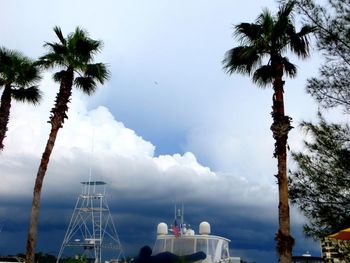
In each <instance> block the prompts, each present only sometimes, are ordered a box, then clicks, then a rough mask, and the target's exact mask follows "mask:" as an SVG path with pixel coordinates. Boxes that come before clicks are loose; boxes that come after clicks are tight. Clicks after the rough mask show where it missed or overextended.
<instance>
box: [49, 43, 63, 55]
mask: <svg viewBox="0 0 350 263" xmlns="http://www.w3.org/2000/svg"><path fill="white" fill-rule="evenodd" d="M44 46H45V47H49V48H50V50H51V53H56V54H59V55H61V56H65V55H66V54H67V47H66V46H65V45H62V44H60V43H50V42H45V44H44Z"/></svg>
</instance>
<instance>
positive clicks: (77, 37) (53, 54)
mask: <svg viewBox="0 0 350 263" xmlns="http://www.w3.org/2000/svg"><path fill="white" fill-rule="evenodd" d="M54 32H55V34H56V36H57V37H58V39H59V42H54V43H46V44H45V45H44V46H45V47H47V48H48V53H46V54H45V55H44V56H42V57H41V58H39V61H38V64H39V65H41V66H42V67H44V68H60V69H61V70H60V71H58V72H56V73H55V74H54V75H53V79H54V81H56V82H58V83H59V84H60V88H59V91H58V93H57V96H56V100H55V104H54V107H53V108H52V110H51V115H50V120H49V123H50V124H51V131H50V134H49V138H48V141H47V144H46V147H45V150H44V153H43V155H42V158H41V162H40V166H39V169H38V172H37V176H36V181H35V186H34V193H33V203H32V211H31V218H30V226H29V232H28V240H27V254H26V262H27V263H34V254H35V244H36V236H37V224H38V218H39V206H40V195H41V188H42V184H43V180H44V176H45V173H46V170H47V166H48V163H49V159H50V155H51V152H52V150H53V147H54V144H55V141H56V136H57V133H58V130H59V129H60V128H62V126H63V123H64V120H65V119H67V118H68V117H67V112H68V103H69V102H70V99H71V95H72V88H73V86H75V87H76V88H79V89H81V90H82V91H83V92H84V93H86V94H88V95H91V94H92V93H93V92H94V91H95V89H96V87H97V84H98V83H101V84H103V83H104V81H105V80H107V79H108V76H109V73H108V70H107V68H106V65H105V64H103V63H92V62H93V58H94V55H95V54H96V53H97V52H99V51H100V49H101V46H102V42H101V41H97V40H93V39H91V38H89V37H88V34H87V32H86V31H84V30H82V29H81V28H78V27H77V28H76V29H75V31H74V32H73V33H71V34H69V35H68V36H67V37H66V38H65V37H64V36H63V34H62V31H61V29H60V28H59V27H54Z"/></svg>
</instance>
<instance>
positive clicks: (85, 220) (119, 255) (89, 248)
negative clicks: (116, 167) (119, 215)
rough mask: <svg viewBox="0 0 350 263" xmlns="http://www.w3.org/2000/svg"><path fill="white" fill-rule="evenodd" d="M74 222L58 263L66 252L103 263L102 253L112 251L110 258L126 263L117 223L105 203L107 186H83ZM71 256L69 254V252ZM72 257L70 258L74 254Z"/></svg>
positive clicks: (63, 243) (69, 227) (69, 229)
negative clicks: (116, 226) (123, 260)
mask: <svg viewBox="0 0 350 263" xmlns="http://www.w3.org/2000/svg"><path fill="white" fill-rule="evenodd" d="M81 184H82V193H81V194H80V195H79V196H78V200H77V202H76V205H75V208H74V212H73V215H72V218H71V220H70V223H69V226H68V229H67V232H66V235H65V237H64V240H63V242H62V246H61V249H60V252H59V254H58V256H57V263H58V262H59V261H60V259H61V258H62V255H63V252H64V251H65V249H68V248H69V249H70V253H72V252H74V253H77V254H78V255H80V256H81V257H83V258H84V259H85V260H86V261H87V262H93V263H101V262H102V253H104V252H105V251H106V250H108V252H109V253H108V255H109V257H112V258H114V259H116V260H119V259H124V254H123V250H122V247H121V244H120V241H119V238H118V234H117V231H116V228H115V225H114V223H113V219H112V216H111V213H110V210H109V207H108V204H107V202H106V199H105V194H106V183H105V182H102V181H88V182H82V183H81ZM66 252H67V251H66ZM70 253H69V254H70Z"/></svg>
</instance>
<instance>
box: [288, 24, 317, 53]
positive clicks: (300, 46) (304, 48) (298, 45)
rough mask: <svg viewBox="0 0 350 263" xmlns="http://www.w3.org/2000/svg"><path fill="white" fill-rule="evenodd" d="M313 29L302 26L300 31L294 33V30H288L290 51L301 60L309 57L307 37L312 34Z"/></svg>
mask: <svg viewBox="0 0 350 263" xmlns="http://www.w3.org/2000/svg"><path fill="white" fill-rule="evenodd" d="M314 30H315V28H314V27H311V26H308V25H304V26H303V27H302V28H301V30H300V31H299V32H298V33H296V32H295V31H294V30H288V31H287V33H288V35H289V39H290V49H291V50H292V51H293V52H294V53H295V54H296V55H297V56H298V57H301V58H306V57H308V56H309V46H310V43H309V35H310V33H312V32H314Z"/></svg>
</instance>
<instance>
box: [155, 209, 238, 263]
mask: <svg viewBox="0 0 350 263" xmlns="http://www.w3.org/2000/svg"><path fill="white" fill-rule="evenodd" d="M178 214H180V215H181V212H179V213H178ZM178 218H180V223H179V224H178V223H177V222H178V221H177V219H178ZM229 243H230V240H229V239H227V238H224V237H221V236H215V235H211V226H210V224H209V223H208V222H206V221H204V222H201V223H200V224H199V233H198V234H196V233H195V231H194V230H193V229H191V228H190V227H189V226H188V225H186V224H184V223H183V215H181V216H180V217H179V216H176V217H175V221H174V224H172V225H171V227H170V228H169V227H168V225H167V224H166V223H163V222H162V223H159V224H158V226H157V239H156V242H155V245H154V247H153V253H152V254H153V255H155V254H159V253H162V252H171V253H173V254H175V255H178V256H184V255H189V254H193V253H196V252H204V253H205V254H206V259H204V260H202V262H203V263H219V262H221V263H224V262H227V263H230V262H231V263H232V262H235V260H236V259H238V258H231V257H230V251H229ZM238 262H240V261H238Z"/></svg>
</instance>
